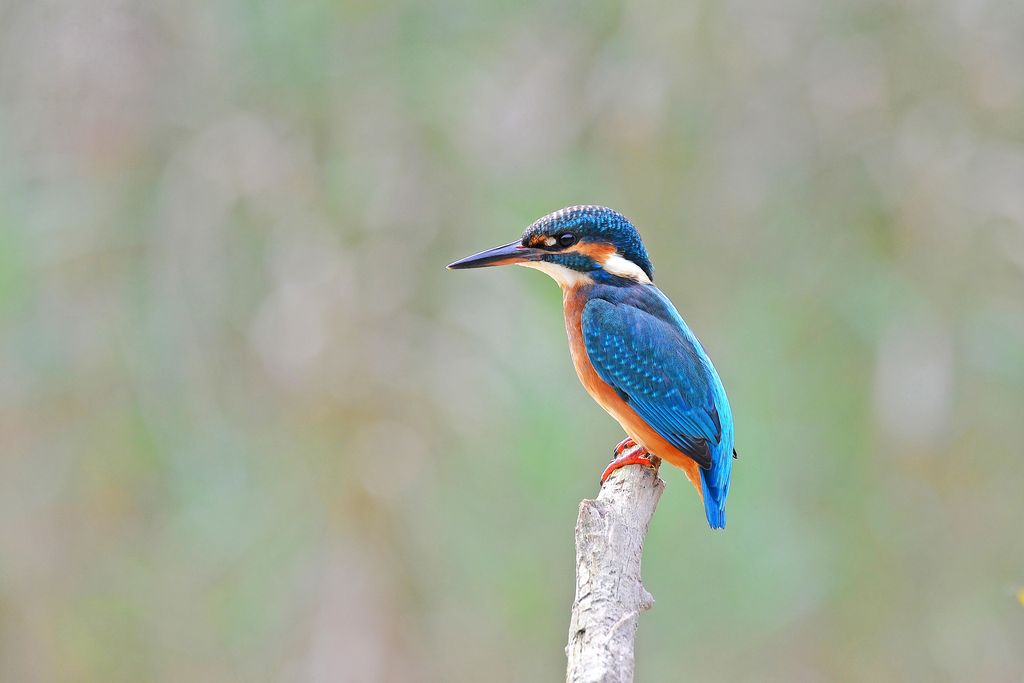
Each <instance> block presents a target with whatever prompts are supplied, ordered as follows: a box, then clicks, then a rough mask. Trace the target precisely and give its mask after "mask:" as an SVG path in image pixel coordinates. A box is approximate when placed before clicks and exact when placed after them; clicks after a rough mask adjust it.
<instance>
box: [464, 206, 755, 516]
mask: <svg viewBox="0 0 1024 683" xmlns="http://www.w3.org/2000/svg"><path fill="white" fill-rule="evenodd" d="M508 264H516V265H520V266H525V267H527V268H533V269H535V270H539V271H541V272H543V273H545V274H547V275H549V276H550V277H551V278H552V279H554V280H555V282H557V283H558V285H559V286H560V287H561V288H562V302H563V311H564V314H565V327H566V332H567V334H568V338H569V353H570V356H571V357H572V361H573V366H574V367H575V369H576V374H577V375H578V376H579V379H580V381H581V382H582V384H583V386H584V388H585V389H586V390H587V392H588V393H589V394H590V396H591V397H592V398H593V399H594V400H595V401H596V402H597V403H598V405H600V406H601V407H602V408H603V409H604V410H605V411H606V412H607V413H608V414H609V415H611V416H612V417H613V418H614V419H615V420H616V421H617V422H618V423H619V425H620V426H621V427H622V429H623V431H625V432H626V438H625V439H623V440H622V442H621V443H619V444H618V445H617V446H616V447H615V449H614V458H613V460H612V462H611V463H610V464H609V465H608V467H607V468H606V469H605V471H604V473H603V474H602V476H601V483H602V485H603V484H604V482H605V480H606V479H607V478H608V477H609V475H611V473H612V472H614V471H615V470H616V469H618V468H620V467H623V466H625V465H644V466H648V467H653V468H655V469H657V467H658V465H659V464H660V462H661V459H664V460H667V461H668V462H669V463H670V464H672V465H674V466H675V467H678V468H680V469H681V470H683V472H684V473H685V474H686V477H687V478H688V479H689V480H690V482H691V483H692V484H693V486H694V487H695V488H696V489H697V493H698V494H699V495H700V497H701V499H702V501H703V504H704V512H705V515H706V517H707V521H708V525H709V526H710V527H711V528H712V529H723V528H725V501H726V498H727V497H728V495H729V483H730V476H731V472H732V464H733V459H734V457H736V452H735V448H734V429H733V416H732V410H731V408H730V406H729V399H728V398H727V397H726V394H725V387H723V385H722V380H721V379H720V378H719V376H718V372H717V371H716V370H715V366H714V365H713V364H712V363H711V359H710V358H709V357H708V355H707V353H706V352H705V350H704V347H703V345H702V344H701V343H700V341H699V340H698V339H697V337H696V336H695V335H694V334H693V332H692V331H691V330H690V328H689V327H688V326H687V324H686V323H685V322H684V321H683V318H682V316H680V315H679V312H678V311H677V310H676V308H675V306H673V305H672V302H671V301H669V299H668V297H667V296H665V294H663V293H662V292H661V290H660V289H658V288H657V287H656V286H655V284H654V265H653V264H652V263H651V260H650V258H649V257H648V255H647V249H646V247H645V246H644V243H643V241H642V240H641V238H640V233H639V232H638V231H637V229H636V228H635V227H634V226H633V224H632V223H631V222H630V221H629V219H627V218H626V217H625V216H624V215H622V214H621V213H619V212H617V211H614V210H612V209H610V208H608V207H605V206H595V205H580V206H570V207H567V208H564V209H560V210H559V211H555V212H553V213H550V214H548V215H546V216H544V217H542V218H539V219H537V220H536V221H534V222H533V223H532V224H530V226H529V227H527V228H526V230H525V231H524V232H523V235H522V237H521V238H520V239H518V240H515V241H514V242H510V243H508V244H504V245H502V246H499V247H494V248H493V249H488V250H486V251H481V252H479V253H476V254H473V255H472V256H467V257H466V258H463V259H460V260H458V261H455V262H454V263H451V264H449V265H448V268H449V269H450V270H461V269H466V268H484V267H489V266H502V265H508Z"/></svg>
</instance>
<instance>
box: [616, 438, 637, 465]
mask: <svg viewBox="0 0 1024 683" xmlns="http://www.w3.org/2000/svg"><path fill="white" fill-rule="evenodd" d="M634 446H636V441H633V437H631V436H627V437H626V438H625V439H623V440H622V441H620V442H619V443H618V445H616V446H615V449H614V450H613V451H612V453H613V454H614V455H615V458H618V457H619V456H621V455H622V453H623V451H626V450H628V449H630V448H633V447H634ZM615 458H612V459H613V460H614V459H615Z"/></svg>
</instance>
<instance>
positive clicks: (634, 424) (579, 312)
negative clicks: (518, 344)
mask: <svg viewBox="0 0 1024 683" xmlns="http://www.w3.org/2000/svg"><path fill="white" fill-rule="evenodd" d="M563 303H564V306H565V330H566V332H568V334H569V353H570V354H572V363H573V365H574V366H575V367H576V374H577V375H579V378H580V382H582V383H583V387H584V388H585V389H586V390H587V393H588V394H590V395H591V396H592V397H593V399H594V400H595V401H597V404H598V405H599V406H601V407H602V408H604V409H605V412H607V413H608V414H609V415H611V416H612V417H614V418H615V420H616V421H617V422H618V423H619V424H620V425H621V426H622V429H623V430H625V432H626V434H628V435H629V436H630V437H632V439H633V440H634V441H636V442H637V443H638V444H640V445H641V446H643V447H644V448H646V449H647V450H648V451H650V452H651V453H653V454H654V455H656V456H658V457H659V458H662V459H663V460H667V461H669V462H670V463H672V464H673V465H675V466H676V467H678V468H679V469H681V470H682V471H683V472H685V473H686V478H687V479H689V480H690V483H692V484H693V486H694V488H696V489H697V493H698V494H701V485H700V465H698V464H697V462H696V461H695V460H693V459H692V458H690V457H689V456H688V455H686V453H683V452H682V451H680V450H679V449H678V448H676V447H675V446H673V445H672V444H670V443H669V442H668V441H666V440H665V439H664V438H663V437H662V436H661V435H660V434H658V433H657V432H656V431H654V429H652V428H651V427H650V425H648V424H647V423H646V422H644V420H643V418H641V417H640V416H639V415H637V413H636V411H635V410H633V409H632V408H630V407H629V405H627V404H626V402H625V401H623V400H622V399H621V398H620V397H619V395H618V394H617V393H615V390H614V389H612V387H611V386H609V385H608V383H607V382H605V381H604V380H603V379H601V377H600V376H599V375H598V374H597V370H595V369H594V366H593V364H592V363H591V362H590V357H589V356H588V355H587V347H586V345H585V344H584V342H583V325H582V318H583V307H584V306H585V305H586V303H587V301H586V298H585V297H584V296H581V295H579V294H577V291H576V290H575V289H566V290H565V297H564V301H563ZM702 497H703V495H702Z"/></svg>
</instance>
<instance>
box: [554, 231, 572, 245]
mask: <svg viewBox="0 0 1024 683" xmlns="http://www.w3.org/2000/svg"><path fill="white" fill-rule="evenodd" d="M558 243H559V244H560V245H561V246H563V247H571V246H572V245H574V244H576V235H574V234H572V233H571V232H567V233H565V234H563V235H561V236H560V237H559V238H558Z"/></svg>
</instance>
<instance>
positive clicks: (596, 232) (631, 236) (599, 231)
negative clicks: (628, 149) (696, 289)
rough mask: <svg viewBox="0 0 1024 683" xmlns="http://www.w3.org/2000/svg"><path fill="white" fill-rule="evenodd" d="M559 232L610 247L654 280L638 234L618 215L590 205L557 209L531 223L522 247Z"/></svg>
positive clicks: (627, 220) (556, 235)
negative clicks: (542, 236)
mask: <svg viewBox="0 0 1024 683" xmlns="http://www.w3.org/2000/svg"><path fill="white" fill-rule="evenodd" d="M562 232H574V233H575V234H576V235H578V237H579V239H580V240H581V241H590V242H605V243H608V244H611V245H612V246H614V247H615V250H616V251H617V252H618V253H619V255H621V256H622V257H623V258H625V259H628V260H629V261H632V262H633V263H635V264H636V265H638V266H640V268H641V269H642V270H643V271H644V272H645V273H647V277H649V278H651V280H654V264H652V263H651V259H650V258H648V256H647V249H646V247H644V243H643V240H641V239H640V233H639V232H637V229H636V228H635V227H634V226H633V224H632V223H630V222H629V219H628V218H626V217H625V216H623V215H622V214H621V213H619V212H618V211H613V210H612V209H609V208H608V207H606V206H592V205H583V206H570V207H568V208H565V209H560V210H558V211H555V212H554V213H549V214H548V215H547V216H544V217H543V218H538V219H537V220H536V221H534V222H533V224H532V225H531V226H530V227H528V228H527V229H526V232H524V233H523V243H524V244H525V243H527V242H528V241H529V240H530V239H532V238H534V237H536V236H537V235H548V236H552V237H556V238H557V237H558V235H559V234H560V233H562Z"/></svg>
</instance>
